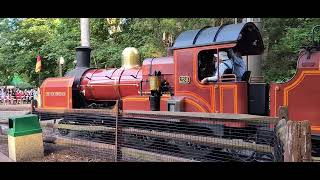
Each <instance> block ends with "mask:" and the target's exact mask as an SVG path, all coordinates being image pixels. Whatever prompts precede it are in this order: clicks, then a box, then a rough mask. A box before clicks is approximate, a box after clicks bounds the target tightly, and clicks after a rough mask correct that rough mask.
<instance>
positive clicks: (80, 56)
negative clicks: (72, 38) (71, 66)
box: [76, 46, 91, 68]
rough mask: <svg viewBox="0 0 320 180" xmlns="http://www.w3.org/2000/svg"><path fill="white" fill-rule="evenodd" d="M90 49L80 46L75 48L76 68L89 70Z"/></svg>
mask: <svg viewBox="0 0 320 180" xmlns="http://www.w3.org/2000/svg"><path fill="white" fill-rule="evenodd" d="M90 53H91V48H90V47H87V46H81V47H77V48H76V56H77V65H76V68H90Z"/></svg>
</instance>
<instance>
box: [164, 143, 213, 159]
mask: <svg viewBox="0 0 320 180" xmlns="http://www.w3.org/2000/svg"><path fill="white" fill-rule="evenodd" d="M169 143H170V144H172V145H175V146H177V147H178V148H179V151H180V153H182V154H183V156H185V157H187V158H191V159H208V156H209V155H210V154H211V153H212V151H213V149H212V148H210V147H209V146H204V145H198V144H193V143H191V142H187V141H169Z"/></svg>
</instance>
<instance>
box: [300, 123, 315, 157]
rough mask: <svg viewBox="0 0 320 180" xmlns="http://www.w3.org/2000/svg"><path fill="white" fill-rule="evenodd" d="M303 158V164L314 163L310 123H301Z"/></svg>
mask: <svg viewBox="0 0 320 180" xmlns="http://www.w3.org/2000/svg"><path fill="white" fill-rule="evenodd" d="M300 140H301V156H302V161H303V162H310V161H312V156H311V154H312V143H311V125H310V122H309V121H302V122H301V137H300Z"/></svg>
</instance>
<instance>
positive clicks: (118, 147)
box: [115, 99, 123, 162]
mask: <svg viewBox="0 0 320 180" xmlns="http://www.w3.org/2000/svg"><path fill="white" fill-rule="evenodd" d="M121 112H122V101H121V100H120V99H119V100H118V101H117V103H116V109H115V115H116V130H115V162H118V161H120V160H121V159H122V151H121V143H123V136H122V130H121V126H120V125H119V116H120V114H121Z"/></svg>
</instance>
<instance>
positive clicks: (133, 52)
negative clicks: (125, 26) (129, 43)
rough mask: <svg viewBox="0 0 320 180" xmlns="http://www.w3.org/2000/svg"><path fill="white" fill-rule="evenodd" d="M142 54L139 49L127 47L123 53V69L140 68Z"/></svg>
mask: <svg viewBox="0 0 320 180" xmlns="http://www.w3.org/2000/svg"><path fill="white" fill-rule="evenodd" d="M139 61H140V54H139V51H138V49H136V48H134V47H127V48H125V49H124V50H123V51H122V67H124V68H133V67H135V66H139Z"/></svg>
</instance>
